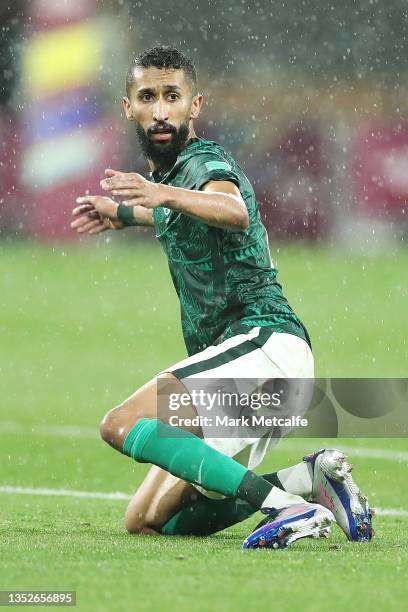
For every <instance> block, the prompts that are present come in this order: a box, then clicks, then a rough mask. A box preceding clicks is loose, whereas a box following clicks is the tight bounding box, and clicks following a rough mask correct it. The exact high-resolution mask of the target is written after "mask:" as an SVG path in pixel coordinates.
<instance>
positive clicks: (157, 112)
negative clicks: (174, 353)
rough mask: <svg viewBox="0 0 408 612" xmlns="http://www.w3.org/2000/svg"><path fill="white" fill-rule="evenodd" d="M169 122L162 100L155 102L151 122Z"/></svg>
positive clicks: (165, 106) (166, 107)
mask: <svg viewBox="0 0 408 612" xmlns="http://www.w3.org/2000/svg"><path fill="white" fill-rule="evenodd" d="M168 120H169V113H168V106H167V104H166V103H165V102H164V100H157V102H156V104H155V105H154V109H153V121H157V122H164V121H168Z"/></svg>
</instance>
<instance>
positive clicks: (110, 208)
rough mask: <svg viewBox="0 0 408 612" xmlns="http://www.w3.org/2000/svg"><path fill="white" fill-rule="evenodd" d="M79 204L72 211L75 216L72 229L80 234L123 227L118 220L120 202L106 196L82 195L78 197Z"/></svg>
mask: <svg viewBox="0 0 408 612" xmlns="http://www.w3.org/2000/svg"><path fill="white" fill-rule="evenodd" d="M76 202H77V204H79V206H77V207H76V208H74V210H73V211H72V214H73V216H74V217H75V219H74V221H72V223H71V227H72V229H75V230H76V231H77V232H78V234H91V235H92V234H100V233H101V232H105V231H106V230H108V229H122V228H123V227H124V225H123V223H122V222H121V221H119V220H118V215H117V210H118V204H117V203H116V202H114V201H113V200H111V199H110V198H107V197H104V196H82V197H80V198H77V199H76Z"/></svg>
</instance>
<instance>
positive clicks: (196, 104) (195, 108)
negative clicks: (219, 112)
mask: <svg viewBox="0 0 408 612" xmlns="http://www.w3.org/2000/svg"><path fill="white" fill-rule="evenodd" d="M203 102H204V97H203V95H202V94H197V95H196V96H194V98H193V100H192V102H191V111H190V119H197V117H198V115H199V114H200V112H201V108H202V106H203Z"/></svg>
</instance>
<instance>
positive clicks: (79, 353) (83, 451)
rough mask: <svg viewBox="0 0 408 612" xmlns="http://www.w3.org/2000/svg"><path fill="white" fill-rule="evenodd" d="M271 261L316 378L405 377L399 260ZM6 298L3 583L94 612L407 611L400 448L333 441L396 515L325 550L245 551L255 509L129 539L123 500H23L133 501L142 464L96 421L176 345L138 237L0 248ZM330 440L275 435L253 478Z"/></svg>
mask: <svg viewBox="0 0 408 612" xmlns="http://www.w3.org/2000/svg"><path fill="white" fill-rule="evenodd" d="M273 255H274V256H275V257H276V259H277V262H278V267H279V269H280V280H281V282H282V283H283V285H284V289H285V293H286V295H287V296H288V298H289V299H290V301H291V303H292V305H293V306H294V308H295V309H296V310H297V311H298V313H299V314H300V315H301V317H302V318H303V320H304V321H305V323H306V324H307V326H308V328H309V331H310V334H311V337H312V340H313V346H314V352H315V358H316V366H317V374H318V375H319V376H366V377H376V376H377V377H398V376H401V377H404V376H407V344H406V343H407V338H408V333H407V332H408V318H407V310H408V309H407V305H408V298H407V283H406V270H407V269H408V253H407V252H406V251H396V252H392V253H389V254H388V255H385V256H384V255H383V254H381V256H380V255H378V256H372V257H365V256H353V257H351V256H348V255H344V254H343V253H340V252H336V251H333V250H331V251H329V250H326V249H324V248H318V249H312V248H307V247H299V246H293V247H288V246H282V245H281V246H280V248H279V249H277V248H275V249H273ZM0 302H1V323H0V329H1V332H0V337H1V342H0V352H1V358H0V388H1V408H0V465H1V470H0V559H1V561H0V590H12V589H14V590H23V589H35V590H52V589H58V590H76V591H77V602H78V603H77V608H78V609H80V610H98V611H103V610H157V609H159V608H163V607H165V608H166V609H168V610H191V611H194V610H208V609H220V610H236V609H239V608H240V609H248V610H254V609H263V608H265V609H279V610H295V609H296V610H305V611H306V610H320V609H323V608H324V609H326V608H328V609H331V610H336V611H337V610H344V609H346V607H350V608H353V609H360V610H378V609H384V608H386V609H387V610H401V609H403V608H404V606H405V605H406V604H404V601H405V602H406V601H407V597H408V588H407V586H406V585H407V580H406V576H407V572H408V554H407V543H408V533H407V530H408V491H407V475H408V469H407V468H408V452H407V451H408V448H407V447H408V445H407V441H406V439H394V440H390V439H371V440H344V441H343V440H338V441H336V442H335V444H336V445H338V446H340V447H341V446H342V444H343V445H345V446H347V447H352V448H354V447H356V448H357V449H360V453H357V452H356V455H355V456H353V453H351V461H352V463H353V464H354V466H355V475H356V480H357V481H358V482H359V483H361V485H362V488H363V490H364V491H365V492H366V493H367V494H368V495H369V498H370V501H371V503H372V505H373V506H374V507H378V508H381V509H385V510H387V509H388V512H387V511H386V512H385V513H383V514H379V516H378V517H377V520H376V524H375V527H376V532H377V537H376V538H375V540H374V541H373V542H372V543H371V544H368V545H366V544H351V543H348V542H347V541H346V540H345V538H344V536H343V534H342V532H340V530H339V529H338V528H337V527H334V528H333V534H332V537H331V538H330V539H329V540H317V541H314V540H313V541H312V540H306V541H301V542H299V543H297V544H296V545H295V546H294V547H293V548H292V549H288V550H286V551H248V552H246V553H243V552H242V551H241V542H242V540H243V538H244V537H245V536H246V535H247V533H248V532H249V531H250V530H251V528H252V526H253V525H254V524H255V523H256V521H257V520H258V518H257V517H254V518H252V519H249V520H248V521H246V522H245V523H242V524H240V525H238V526H236V527H234V528H230V529H228V530H227V531H226V532H224V533H221V534H218V535H215V536H213V537H209V538H204V539H195V538H177V537H173V538H167V539H164V538H163V539H162V538H152V537H148V536H145V537H137V536H129V535H127V534H126V533H125V531H124V529H123V526H122V517H123V513H124V510H125V507H126V500H125V499H123V498H121V496H118V499H106V498H103V497H101V498H99V497H94V498H92V497H89V496H86V497H73V496H72V495H68V496H53V495H50V494H47V495H39V494H38V492H37V493H34V492H33V493H32V494H27V492H26V493H25V494H18V493H16V492H15V488H16V487H21V488H23V489H25V490H26V489H27V488H33V489H37V490H38V489H41V490H43V493H46V491H44V489H51V490H56V489H58V490H66V491H67V492H68V493H72V491H82V492H87V494H88V493H89V492H99V493H112V492H121V493H122V494H123V493H124V494H127V495H130V494H131V493H132V492H133V491H134V490H135V489H136V487H137V486H138V483H140V481H141V479H142V478H143V476H144V474H145V472H146V468H145V467H144V466H140V465H137V464H136V463H132V462H131V461H130V460H129V459H127V458H125V457H123V456H121V455H119V453H115V452H114V451H113V450H111V449H109V448H108V447H107V446H106V445H104V444H103V443H102V442H101V441H100V440H99V439H98V431H97V430H98V423H99V420H100V418H101V416H102V415H103V414H104V413H105V412H106V410H107V409H109V408H110V407H112V406H113V405H115V404H116V403H117V402H119V401H120V400H121V399H123V398H124V397H126V396H127V395H129V394H130V393H131V392H132V391H133V390H134V389H135V388H137V387H138V386H139V385H140V384H142V383H143V382H144V381H146V380H148V379H149V378H151V377H152V376H153V375H154V374H155V373H156V372H158V371H160V370H161V369H162V368H164V367H165V366H166V365H168V364H171V363H174V362H175V361H176V360H179V359H180V358H182V357H183V356H184V347H183V342H182V338H181V333H180V325H179V314H178V304H177V300H176V296H175V293H174V290H173V288H172V286H171V281H170V278H169V274H168V270H167V266H166V263H165V260H164V256H163V254H162V253H161V251H160V250H159V248H158V247H157V245H153V244H151V243H150V242H148V241H146V240H144V238H143V236H142V234H141V233H138V234H137V235H136V237H135V239H134V240H132V242H130V243H126V244H124V245H123V244H121V245H116V244H109V243H107V242H106V241H105V240H104V239H101V240H99V241H98V242H96V243H92V242H91V241H90V242H89V243H88V244H87V246H82V247H81V246H76V247H73V246H68V245H67V246H61V245H59V246H57V247H55V248H53V247H52V246H48V247H44V246H42V247H40V246H38V245H35V244H31V243H25V244H8V243H3V245H2V246H1V247H0ZM324 443H325V442H324V441H321V440H301V439H292V440H287V441H284V442H283V443H282V444H281V445H280V446H279V447H278V448H277V449H276V450H275V451H273V452H272V453H271V454H270V455H269V456H268V457H267V459H266V461H265V462H264V464H263V466H262V468H261V470H259V471H262V470H263V469H265V471H266V470H273V469H275V468H279V467H284V466H287V465H290V464H291V463H293V462H297V461H298V460H299V458H300V457H301V456H302V454H304V453H305V452H309V451H311V450H313V449H315V448H319V447H321V446H322V445H323V444H324ZM332 444H333V442H332ZM367 449H372V454H373V457H368V456H367V454H368V453H367ZM349 454H350V453H349ZM7 486H8V487H12V489H11V491H14V492H12V493H10V492H7V490H6V489H5V487H7ZM391 511H394V514H392V512H391ZM395 511H397V512H395Z"/></svg>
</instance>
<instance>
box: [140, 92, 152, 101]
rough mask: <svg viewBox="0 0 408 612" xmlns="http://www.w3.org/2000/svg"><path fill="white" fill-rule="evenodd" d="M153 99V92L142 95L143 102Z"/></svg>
mask: <svg viewBox="0 0 408 612" xmlns="http://www.w3.org/2000/svg"><path fill="white" fill-rule="evenodd" d="M151 99H152V96H151V94H143V96H142V100H143V102H150V100H151Z"/></svg>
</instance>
